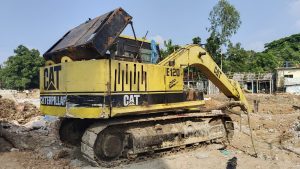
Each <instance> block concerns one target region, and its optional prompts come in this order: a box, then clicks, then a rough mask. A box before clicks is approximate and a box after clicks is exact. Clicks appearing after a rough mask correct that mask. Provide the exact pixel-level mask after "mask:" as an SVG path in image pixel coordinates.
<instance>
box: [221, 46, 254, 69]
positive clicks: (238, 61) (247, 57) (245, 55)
mask: <svg viewBox="0 0 300 169" xmlns="http://www.w3.org/2000/svg"><path fill="white" fill-rule="evenodd" d="M255 54H256V53H255V52H254V51H247V50H245V49H244V48H243V47H242V45H241V43H237V44H235V45H233V44H232V43H229V45H228V49H227V52H226V53H225V60H224V62H223V68H224V71H225V72H250V71H251V69H252V68H253V67H254V65H252V61H253V60H254V58H255Z"/></svg>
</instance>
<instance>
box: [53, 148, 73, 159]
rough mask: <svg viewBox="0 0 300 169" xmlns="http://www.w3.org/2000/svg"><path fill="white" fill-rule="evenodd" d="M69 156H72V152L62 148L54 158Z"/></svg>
mask: <svg viewBox="0 0 300 169" xmlns="http://www.w3.org/2000/svg"><path fill="white" fill-rule="evenodd" d="M68 156H70V153H69V152H68V151H67V150H61V151H58V152H56V154H55V155H54V157H53V159H60V158H65V157H68Z"/></svg>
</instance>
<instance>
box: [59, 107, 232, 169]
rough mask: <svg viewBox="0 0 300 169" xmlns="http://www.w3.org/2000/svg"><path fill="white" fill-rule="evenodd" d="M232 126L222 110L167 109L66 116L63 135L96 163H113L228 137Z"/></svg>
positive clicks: (113, 164) (129, 160) (224, 139)
mask: <svg viewBox="0 0 300 169" xmlns="http://www.w3.org/2000/svg"><path fill="white" fill-rule="evenodd" d="M233 129H234V127H233V123H232V121H231V119H230V117H228V116H227V115H225V114H223V113H222V114H212V113H211V112H201V113H182V114H178V113H175V114H172V113H171V114H170V113H169V114H166V113H164V114H156V115H152V116H149V115H147V116H132V117H125V118H124V117H123V118H122V119H121V118H113V119H110V120H80V119H65V120H64V121H63V122H62V124H61V128H60V137H61V140H62V141H64V142H66V143H69V144H73V145H77V146H81V152H82V155H83V156H84V157H85V158H86V159H87V160H88V161H90V162H91V163H92V164H93V165H95V166H104V167H114V166H117V165H120V164H123V163H125V164H127V163H130V162H134V161H135V160H136V159H143V158H145V157H148V156H153V155H155V154H160V153H161V152H170V151H173V150H179V149H183V148H185V147H189V146H197V145H199V143H203V142H207V141H212V140H220V141H229V140H230V139H231V138H232V136H233Z"/></svg>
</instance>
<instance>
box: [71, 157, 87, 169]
mask: <svg viewBox="0 0 300 169" xmlns="http://www.w3.org/2000/svg"><path fill="white" fill-rule="evenodd" d="M83 165H84V163H83V162H82V161H80V160H78V159H74V160H71V162H70V166H71V167H74V168H76V167H82V166H83Z"/></svg>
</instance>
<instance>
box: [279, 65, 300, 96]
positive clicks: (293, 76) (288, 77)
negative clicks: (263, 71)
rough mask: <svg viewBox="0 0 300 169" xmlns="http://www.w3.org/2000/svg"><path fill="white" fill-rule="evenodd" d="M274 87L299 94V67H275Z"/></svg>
mask: <svg viewBox="0 0 300 169" xmlns="http://www.w3.org/2000/svg"><path fill="white" fill-rule="evenodd" d="M276 89H277V91H283V92H287V93H293V94H300V67H284V68H277V69H276Z"/></svg>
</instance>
